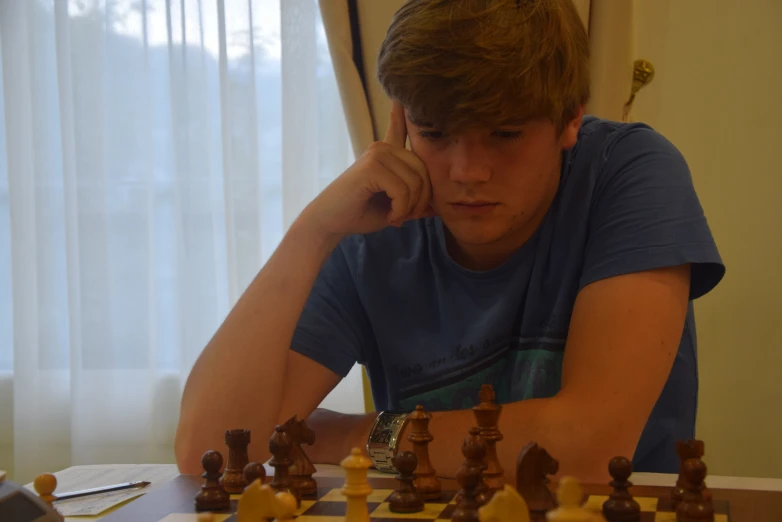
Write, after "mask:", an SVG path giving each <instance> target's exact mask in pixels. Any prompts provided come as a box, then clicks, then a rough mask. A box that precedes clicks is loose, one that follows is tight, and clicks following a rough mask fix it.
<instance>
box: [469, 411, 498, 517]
mask: <svg viewBox="0 0 782 522" xmlns="http://www.w3.org/2000/svg"><path fill="white" fill-rule="evenodd" d="M467 440H468V441H469V442H468V443H467V445H466V446H465V447H463V452H464V456H465V457H467V464H468V465H469V466H475V467H477V468H478V469H480V470H481V476H480V478H479V479H478V485H477V486H476V490H475V491H476V496H475V500H476V501H477V502H478V506H483V505H484V504H486V503H487V502H488V501H489V500H491V497H492V495H493V494H494V491H492V490H490V489H489V487H488V486H487V485H486V482H484V480H483V477H484V473H486V468H487V467H488V465H487V463H486V442H485V441H484V440H483V438H482V437H481V429H480V428H479V427H477V426H473V427H472V428H470V431H469V435H468V437H467Z"/></svg>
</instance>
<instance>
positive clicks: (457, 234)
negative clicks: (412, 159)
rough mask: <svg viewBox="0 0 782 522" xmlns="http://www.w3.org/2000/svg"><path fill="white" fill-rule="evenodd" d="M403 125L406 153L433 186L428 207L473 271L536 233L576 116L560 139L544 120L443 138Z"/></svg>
mask: <svg viewBox="0 0 782 522" xmlns="http://www.w3.org/2000/svg"><path fill="white" fill-rule="evenodd" d="M406 114H407V113H406ZM406 119H407V131H408V136H409V139H410V146H411V150H412V151H413V152H414V153H415V154H416V155H417V156H418V157H420V158H421V160H422V161H423V162H424V163H425V164H426V166H427V169H428V171H429V177H430V180H431V183H432V208H433V210H434V212H435V213H436V214H437V215H438V216H440V218H441V219H442V220H443V223H444V225H445V227H446V229H447V231H448V234H449V236H450V237H449V240H450V241H451V244H452V246H453V247H454V252H452V254H453V255H454V257H458V258H461V262H463V264H465V265H468V266H472V267H473V268H478V267H484V266H487V265H488V266H491V265H495V264H497V263H500V262H502V261H503V260H504V259H505V258H507V256H508V255H510V254H511V253H512V252H513V251H514V250H516V249H517V248H519V247H520V246H521V245H523V244H524V243H525V242H526V241H527V239H529V237H530V236H531V235H532V234H533V233H534V231H535V229H536V228H537V227H538V225H539V224H540V222H541V220H542V219H543V216H544V215H545V214H546V212H547V210H548V208H549V205H550V204H551V201H552V200H553V198H554V195H555V194H556V191H557V187H558V186H559V174H560V162H561V153H562V150H563V149H565V148H569V147H572V146H573V145H574V144H575V140H576V136H577V133H578V127H579V125H580V121H581V114H579V115H578V117H577V118H575V119H574V121H573V123H571V124H569V125H568V126H566V128H565V129H564V131H563V132H561V133H558V132H557V128H556V126H555V125H554V124H553V123H551V122H550V121H548V120H544V119H536V120H530V121H527V122H526V123H524V124H522V125H519V126H514V127H499V128H496V129H489V130H485V131H484V130H469V131H465V132H461V133H459V134H454V135H450V136H449V135H445V134H444V133H442V132H440V131H438V130H437V129H435V128H433V127H431V126H430V125H428V124H426V123H423V122H415V121H411V120H410V117H409V115H407V117H406Z"/></svg>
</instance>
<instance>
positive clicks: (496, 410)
mask: <svg viewBox="0 0 782 522" xmlns="http://www.w3.org/2000/svg"><path fill="white" fill-rule="evenodd" d="M478 398H479V399H480V401H481V402H480V404H478V405H477V406H474V407H473V409H472V410H473V412H474V414H475V419H476V421H477V423H478V426H479V427H480V430H481V438H482V439H483V440H484V442H485V443H486V469H485V470H484V471H483V481H484V482H485V483H486V487H487V488H489V489H490V490H491V492H492V493H493V492H495V491H499V490H501V489H503V486H504V485H505V470H503V469H502V466H501V465H500V461H499V459H498V458H497V446H496V445H497V442H499V441H501V440H502V439H503V436H502V433H500V430H499V420H500V414H501V413H502V406H500V405H499V404H497V403H496V402H495V395H494V388H492V386H491V385H490V384H484V385H483V386H481V391H480V392H479V394H478Z"/></svg>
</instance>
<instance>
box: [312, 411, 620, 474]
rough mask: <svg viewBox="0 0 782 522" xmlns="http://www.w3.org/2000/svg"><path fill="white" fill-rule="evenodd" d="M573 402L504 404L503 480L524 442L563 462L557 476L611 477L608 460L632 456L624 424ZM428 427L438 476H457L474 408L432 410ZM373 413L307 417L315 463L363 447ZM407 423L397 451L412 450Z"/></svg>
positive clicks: (335, 459) (320, 413)
mask: <svg viewBox="0 0 782 522" xmlns="http://www.w3.org/2000/svg"><path fill="white" fill-rule="evenodd" d="M589 411H590V410H589V409H588V408H587V407H586V406H584V407H580V406H579V405H577V404H576V403H575V402H573V403H570V404H568V403H567V402H565V401H563V400H560V399H558V398H551V399H532V400H525V401H519V402H516V403H512V404H505V405H503V411H502V415H501V417H500V424H499V429H500V431H501V433H502V435H503V439H502V440H501V441H499V442H498V443H497V445H496V448H497V457H498V459H499V462H500V465H501V466H502V468H503V470H504V476H505V478H506V479H507V480H508V481H509V482H510V483H513V482H514V481H515V474H516V460H517V458H518V456H519V454H520V453H521V450H522V449H523V448H524V446H526V445H527V443H529V442H530V441H535V442H537V443H538V444H539V445H540V446H542V447H544V448H545V449H546V450H547V451H548V452H549V453H550V454H551V455H552V456H553V457H554V458H555V459H557V460H558V461H559V473H558V476H563V475H573V476H576V477H578V478H579V480H581V481H583V482H597V483H603V482H606V481H607V480H610V477H609V476H608V462H609V461H610V459H611V458H612V457H615V456H618V455H623V456H626V457H627V458H630V459H632V456H633V455H632V451H633V448H634V438H633V437H626V436H623V435H621V431H617V430H621V429H622V426H621V423H615V424H609V423H607V422H605V423H602V424H600V421H599V420H598V419H599V417H600V416H599V415H595V414H590V413H589ZM430 413H431V415H432V419H431V421H430V423H429V430H430V432H431V433H432V436H433V437H434V440H433V441H432V442H431V443H430V444H429V446H428V449H429V457H430V460H431V462H432V465H433V466H434V468H435V469H436V471H437V475H438V476H440V477H443V478H454V477H455V476H456V473H457V472H458V471H459V467H460V466H461V465H462V463H463V462H464V460H465V459H464V456H463V454H462V443H463V442H464V439H465V437H467V435H468V432H469V429H470V428H471V427H473V426H476V425H477V423H476V419H475V414H474V413H473V411H472V410H470V409H467V410H458V411H446V412H430ZM375 415H376V414H375V413H370V414H354V415H347V414H341V413H335V412H331V411H328V410H317V411H315V412H313V414H312V415H311V416H310V418H308V419H307V422H308V423H309V425H310V427H311V428H313V430H314V431H315V433H316V434H317V437H318V440H317V442H316V444H315V445H314V446H313V447H312V448H307V452H308V454H309V455H310V457H311V458H312V459H313V462H318V463H322V464H338V463H339V461H340V460H341V458H343V457H344V456H346V455H347V454H348V453H349V451H350V448H351V447H353V446H358V447H360V448H362V449H364V447H365V445H366V440H367V437H368V435H369V430H370V428H371V426H372V423H373V421H374V419H375ZM409 433H410V425H409V424H408V425H407V427H406V428H405V430H404V432H403V433H402V437H401V441H400V446H399V451H405V450H412V444H411V443H410V441H408V440H407V436H408V435H409Z"/></svg>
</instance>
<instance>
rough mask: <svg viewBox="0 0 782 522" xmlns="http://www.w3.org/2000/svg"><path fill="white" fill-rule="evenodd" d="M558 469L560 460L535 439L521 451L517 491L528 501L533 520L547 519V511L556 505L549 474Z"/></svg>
mask: <svg viewBox="0 0 782 522" xmlns="http://www.w3.org/2000/svg"><path fill="white" fill-rule="evenodd" d="M558 471H559V462H557V461H556V460H555V459H554V458H553V457H552V456H551V455H549V453H548V452H547V451H546V450H545V449H544V448H542V447H541V446H539V445H538V444H537V443H536V442H534V441H532V442H530V443H528V444H527V445H526V446H524V448H523V449H522V450H521V453H519V457H518V459H517V460H516V491H518V492H519V495H521V496H522V497H523V498H524V500H525V502H527V506H529V510H530V518H531V519H532V520H545V517H546V513H547V512H548V511H550V510H552V509H554V507H555V506H556V502H555V500H554V495H552V494H551V491H549V489H548V483H549V479H548V475H555V474H556V473H557V472H558Z"/></svg>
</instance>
